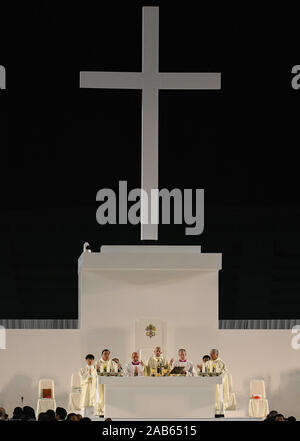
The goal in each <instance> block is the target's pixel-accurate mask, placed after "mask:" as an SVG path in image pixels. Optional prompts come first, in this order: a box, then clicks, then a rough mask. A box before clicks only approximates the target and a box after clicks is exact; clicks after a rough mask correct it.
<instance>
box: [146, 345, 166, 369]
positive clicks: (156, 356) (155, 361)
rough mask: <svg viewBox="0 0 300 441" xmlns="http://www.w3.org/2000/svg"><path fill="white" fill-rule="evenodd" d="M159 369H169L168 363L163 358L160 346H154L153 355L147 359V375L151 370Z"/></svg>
mask: <svg viewBox="0 0 300 441" xmlns="http://www.w3.org/2000/svg"><path fill="white" fill-rule="evenodd" d="M159 367H167V368H168V367H169V363H168V362H167V360H166V359H165V358H164V357H163V354H162V350H161V347H160V346H156V347H155V348H154V351H153V355H152V356H151V357H150V358H149V359H148V362H147V365H146V368H147V375H151V370H152V369H155V370H157V368H159Z"/></svg>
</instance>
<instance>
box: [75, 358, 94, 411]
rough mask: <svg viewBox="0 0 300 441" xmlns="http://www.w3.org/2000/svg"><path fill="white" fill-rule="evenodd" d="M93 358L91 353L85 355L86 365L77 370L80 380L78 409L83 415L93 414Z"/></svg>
mask: <svg viewBox="0 0 300 441" xmlns="http://www.w3.org/2000/svg"><path fill="white" fill-rule="evenodd" d="M94 359H95V357H94V356H93V355H92V354H88V355H87V356H86V357H85V360H86V366H84V367H83V368H81V369H80V371H79V376H80V382H81V394H80V409H81V412H82V415H83V416H84V417H85V416H93V415H94V406H95V398H96V386H97V371H96V369H95V366H94Z"/></svg>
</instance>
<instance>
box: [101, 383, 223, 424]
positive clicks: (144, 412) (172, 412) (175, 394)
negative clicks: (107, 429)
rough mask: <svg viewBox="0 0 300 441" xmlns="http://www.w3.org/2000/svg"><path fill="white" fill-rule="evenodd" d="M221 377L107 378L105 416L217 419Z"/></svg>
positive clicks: (114, 417)
mask: <svg viewBox="0 0 300 441" xmlns="http://www.w3.org/2000/svg"><path fill="white" fill-rule="evenodd" d="M221 383H222V376H221V375H220V376H217V377H143V376H142V377H125V378H123V377H104V376H100V375H98V384H104V385H105V416H109V417H110V418H113V419H116V418H122V419H125V418H126V419H131V418H139V419H149V418H150V419H151V418H154V419H169V418H170V419H173V418H178V419H180V418H183V419H190V418H214V416H215V385H216V384H221Z"/></svg>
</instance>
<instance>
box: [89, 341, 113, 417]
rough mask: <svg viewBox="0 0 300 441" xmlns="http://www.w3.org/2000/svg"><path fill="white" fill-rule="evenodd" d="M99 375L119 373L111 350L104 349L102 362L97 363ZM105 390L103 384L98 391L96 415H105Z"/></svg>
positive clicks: (98, 387)
mask: <svg viewBox="0 0 300 441" xmlns="http://www.w3.org/2000/svg"><path fill="white" fill-rule="evenodd" d="M96 369H97V372H98V373H105V372H107V373H109V372H118V365H117V364H116V363H115V362H114V361H113V360H111V359H110V350H109V349H103V351H102V353H101V358H100V360H98V361H97V363H96ZM104 402H105V388H104V385H103V384H99V385H98V386H97V390H96V405H95V415H99V416H103V415H104Z"/></svg>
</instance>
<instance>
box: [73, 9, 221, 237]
mask: <svg viewBox="0 0 300 441" xmlns="http://www.w3.org/2000/svg"><path fill="white" fill-rule="evenodd" d="M142 59H143V62H142V72H80V87H81V88H103V89H140V90H142V152H141V153H142V154H141V158H142V164H141V180H142V182H141V188H142V189H143V190H145V193H146V195H147V196H148V197H147V196H145V193H144V192H141V240H157V239H158V202H157V203H156V204H155V205H154V206H152V207H151V201H150V199H151V190H152V189H153V190H155V189H158V104H159V90H160V89H185V90H190V89H204V90H208V89H221V74H220V73H218V72H215V73H213V72H209V73H204V72H202V73H175V72H174V73H165V72H159V8H158V7H157V6H154V7H152V6H145V7H143V44H142ZM151 209H152V212H153V210H154V211H155V213H154V216H153V213H152V216H151ZM146 214H148V216H147V219H146ZM151 218H152V220H153V219H154V221H153V222H152V223H151Z"/></svg>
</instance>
